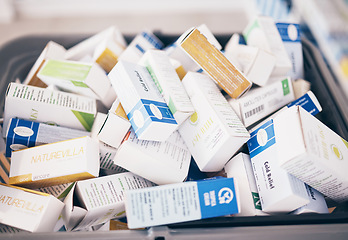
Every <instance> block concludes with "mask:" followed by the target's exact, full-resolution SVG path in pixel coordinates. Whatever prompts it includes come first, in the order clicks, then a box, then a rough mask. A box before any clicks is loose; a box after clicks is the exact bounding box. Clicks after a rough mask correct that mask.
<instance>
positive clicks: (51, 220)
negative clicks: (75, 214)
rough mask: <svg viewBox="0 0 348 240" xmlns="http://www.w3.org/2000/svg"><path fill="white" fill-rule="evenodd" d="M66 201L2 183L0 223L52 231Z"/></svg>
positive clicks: (23, 228)
mask: <svg viewBox="0 0 348 240" xmlns="http://www.w3.org/2000/svg"><path fill="white" fill-rule="evenodd" d="M63 207H64V203H62V202H61V201H59V200H58V199H56V198H55V197H53V196H51V195H49V194H46V193H41V192H37V191H33V190H28V189H24V188H19V187H14V186H10V185H5V184H1V183H0V223H2V224H6V225H9V226H12V227H15V228H19V229H22V230H26V231H29V232H52V231H53V229H54V226H55V225H56V222H57V221H58V218H59V215H60V213H61V212H62V209H63Z"/></svg>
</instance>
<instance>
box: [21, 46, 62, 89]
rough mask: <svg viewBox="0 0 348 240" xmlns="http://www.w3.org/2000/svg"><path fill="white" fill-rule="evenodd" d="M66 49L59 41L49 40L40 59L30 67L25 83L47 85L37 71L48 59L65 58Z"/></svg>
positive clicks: (38, 85)
mask: <svg viewBox="0 0 348 240" xmlns="http://www.w3.org/2000/svg"><path fill="white" fill-rule="evenodd" d="M65 54H66V50H65V48H64V47H63V46H61V45H59V44H58V43H55V42H52V41H49V42H48V43H47V45H46V46H45V48H44V50H43V51H42V52H41V54H40V56H39V57H38V59H37V60H36V61H35V63H34V65H33V66H32V68H31V69H30V71H29V73H28V75H27V77H26V78H25V79H24V81H23V84H26V85H32V86H37V87H43V88H45V87H47V84H45V83H44V82H42V81H41V80H40V79H39V78H38V77H37V73H38V72H39V71H40V69H41V67H42V65H43V64H44V63H45V61H46V60H48V59H60V60H63V59H64V58H65Z"/></svg>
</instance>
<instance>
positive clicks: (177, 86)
mask: <svg viewBox="0 0 348 240" xmlns="http://www.w3.org/2000/svg"><path fill="white" fill-rule="evenodd" d="M139 64H141V65H143V66H145V67H146V68H147V70H148V71H149V72H150V74H151V76H152V79H153V80H154V81H155V83H156V86H157V87H158V90H159V91H160V93H161V94H162V96H163V98H164V100H165V102H166V103H167V105H168V107H169V109H170V111H171V112H172V114H173V115H174V118H175V120H176V122H177V123H178V125H180V124H181V123H183V122H184V121H185V120H186V119H187V118H188V117H190V116H191V115H192V114H193V113H194V111H195V109H194V108H193V106H192V103H191V100H190V98H189V97H188V95H187V93H186V90H185V88H184V86H183V85H182V83H181V80H180V78H179V76H178V74H177V73H176V71H175V69H174V67H173V66H172V64H171V62H170V58H169V57H168V56H167V54H166V53H165V52H164V51H161V50H148V51H147V52H146V53H145V54H144V56H143V57H142V58H141V60H140V62H139Z"/></svg>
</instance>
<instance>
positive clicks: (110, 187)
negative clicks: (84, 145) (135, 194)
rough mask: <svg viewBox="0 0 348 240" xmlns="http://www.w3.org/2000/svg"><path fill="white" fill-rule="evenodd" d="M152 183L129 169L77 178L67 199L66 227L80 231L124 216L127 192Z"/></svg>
mask: <svg viewBox="0 0 348 240" xmlns="http://www.w3.org/2000/svg"><path fill="white" fill-rule="evenodd" d="M152 186H154V184H153V183H151V182H150V181H147V180H146V179H144V178H142V177H139V176H137V175H135V174H133V173H130V172H127V173H119V174H113V175H109V176H105V177H99V178H95V179H89V180H85V181H78V182H76V183H75V185H74V187H73V188H72V190H71V191H70V192H69V194H68V196H67V197H66V198H65V200H64V203H65V208H64V209H63V212H62V215H63V220H64V223H65V227H66V229H67V231H78V230H81V229H85V228H88V227H91V226H95V225H99V224H102V223H105V222H107V221H108V220H110V219H114V218H121V217H124V216H125V215H126V213H125V206H124V195H125V192H126V191H127V190H129V189H138V188H146V187H152Z"/></svg>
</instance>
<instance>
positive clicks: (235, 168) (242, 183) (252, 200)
mask: <svg viewBox="0 0 348 240" xmlns="http://www.w3.org/2000/svg"><path fill="white" fill-rule="evenodd" d="M224 169H225V172H226V174H227V177H228V178H233V179H234V180H235V181H236V182H237V183H238V185H237V187H238V193H239V199H240V209H239V213H238V214H236V216H256V215H267V214H266V213H265V212H263V211H262V206H261V201H260V196H259V192H258V190H257V186H256V181H255V177H254V173H253V169H252V166H251V160H250V156H249V155H248V154H245V153H238V154H237V155H236V156H234V157H233V158H232V159H231V160H230V161H229V162H228V163H227V164H226V165H225V167H224Z"/></svg>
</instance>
